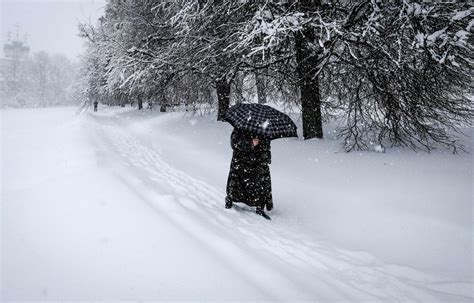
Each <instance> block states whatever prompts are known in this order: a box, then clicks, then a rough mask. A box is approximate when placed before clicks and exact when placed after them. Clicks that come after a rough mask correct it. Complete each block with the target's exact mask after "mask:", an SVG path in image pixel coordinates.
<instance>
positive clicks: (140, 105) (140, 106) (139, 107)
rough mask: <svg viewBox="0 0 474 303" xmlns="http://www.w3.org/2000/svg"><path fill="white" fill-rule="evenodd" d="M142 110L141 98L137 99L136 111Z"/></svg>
mask: <svg viewBox="0 0 474 303" xmlns="http://www.w3.org/2000/svg"><path fill="white" fill-rule="evenodd" d="M142 108H143V101H142V99H141V98H138V110H141V109H142Z"/></svg>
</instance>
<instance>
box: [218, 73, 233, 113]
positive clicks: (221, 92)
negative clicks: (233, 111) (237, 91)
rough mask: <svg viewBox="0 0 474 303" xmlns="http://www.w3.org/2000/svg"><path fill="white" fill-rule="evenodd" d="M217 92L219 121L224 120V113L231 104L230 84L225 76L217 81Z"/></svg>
mask: <svg viewBox="0 0 474 303" xmlns="http://www.w3.org/2000/svg"><path fill="white" fill-rule="evenodd" d="M216 92H217V102H218V109H217V121H224V115H225V112H226V111H227V109H228V108H229V105H230V97H229V96H230V84H229V83H227V80H226V78H225V77H222V78H221V79H219V80H217V81H216Z"/></svg>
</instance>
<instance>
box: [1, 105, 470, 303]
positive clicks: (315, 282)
mask: <svg viewBox="0 0 474 303" xmlns="http://www.w3.org/2000/svg"><path fill="white" fill-rule="evenodd" d="M77 119H78V121H76V122H77V124H74V132H73V135H74V134H75V133H79V132H82V134H87V135H85V137H84V138H83V139H84V142H82V144H85V143H86V142H87V144H90V149H91V150H93V151H94V153H93V157H94V159H95V161H96V163H97V164H98V167H99V170H101V171H105V172H107V176H110V178H113V179H114V180H113V181H111V182H113V183H110V184H107V183H106V182H102V181H101V179H100V178H98V179H94V180H90V181H91V182H92V183H95V182H96V183H98V184H99V187H100V190H101V191H103V196H107V195H108V193H110V194H111V195H112V194H113V193H112V192H113V191H116V193H115V196H114V197H115V198H116V199H117V202H116V201H112V202H107V205H106V206H107V209H106V210H101V211H100V213H99V214H91V212H94V210H95V209H94V207H96V206H94V207H90V206H89V209H87V208H88V206H87V205H82V206H81V207H85V208H86V209H85V210H82V211H79V215H90V216H91V217H92V220H105V221H110V220H115V221H117V222H114V223H113V225H112V226H111V229H110V231H109V232H112V231H113V230H114V228H115V227H116V226H119V225H120V224H121V222H123V225H124V227H122V228H121V229H120V230H119V231H117V233H116V235H115V236H114V237H111V238H112V239H113V240H111V239H109V237H105V238H102V240H101V243H100V245H102V246H101V247H103V246H105V248H104V249H106V250H107V254H106V255H107V257H108V258H110V259H107V258H106V259H104V260H105V261H106V262H107V260H108V262H110V263H111V264H113V265H111V266H110V267H107V266H104V265H103V264H99V266H97V267H96V270H97V271H99V272H98V276H99V277H109V278H110V279H111V280H110V282H111V283H112V284H111V285H109V286H108V287H106V290H105V291H103V289H102V290H101V287H98V288H94V287H93V286H92V285H89V286H88V287H89V289H87V291H85V292H84V293H81V291H80V290H78V289H77V288H75V286H74V285H73V283H72V284H62V283H59V286H56V288H55V286H54V285H49V286H48V287H49V288H48V289H49V294H48V293H46V295H45V292H44V291H43V293H42V294H41V295H42V296H43V299H44V297H48V295H49V298H52V299H65V300H71V299H86V300H90V299H103V300H117V299H125V300H127V299H138V298H139V299H148V300H157V299H158V300H163V299H164V300H193V299H196V300H216V299H218V300H268V301H279V300H282V301H296V300H308V301H318V302H332V301H337V302H451V301H453V302H454V301H455V302H464V301H465V302H471V301H472V284H470V283H465V282H458V283H455V282H453V281H443V280H442V279H438V278H435V277H433V276H430V275H428V274H425V273H422V272H420V271H416V270H414V269H410V268H408V267H401V266H396V265H390V264H384V263H383V262H381V261H380V260H377V259H376V258H375V257H373V256H371V255H370V254H368V253H365V252H352V251H348V250H343V249H339V248H337V247H335V246H334V245H332V244H331V243H329V242H327V241H323V240H316V239H315V238H314V237H311V236H309V235H305V233H304V232H302V230H301V228H299V227H298V226H297V224H288V222H286V221H284V220H281V221H279V220H278V216H276V218H275V220H273V221H271V222H267V221H265V220H263V219H262V218H260V217H258V216H256V215H255V214H253V213H250V212H247V211H238V210H235V209H231V210H225V209H224V208H223V200H224V194H225V193H224V190H223V189H221V188H215V187H214V186H212V185H211V184H207V183H206V182H204V181H202V180H198V179H197V178H195V177H193V176H192V175H190V174H188V173H186V172H183V171H180V170H178V169H176V168H175V167H173V166H171V165H170V164H168V163H167V162H166V161H165V160H164V159H163V157H162V156H161V155H160V153H158V152H157V151H156V150H154V149H152V148H150V147H149V146H148V144H147V143H146V142H142V141H140V139H139V138H137V137H136V136H133V135H132V133H131V132H130V131H129V130H128V129H127V126H126V124H124V123H123V122H122V121H121V120H120V119H119V118H118V117H117V116H116V115H114V113H113V112H111V113H110V114H108V115H104V116H100V115H86V116H83V117H79V118H77ZM65 125H69V124H65ZM65 125H62V127H64V126H65ZM69 126H70V125H69ZM78 126H79V127H78ZM70 130H71V129H69V130H68V129H66V130H65V131H64V132H62V133H60V134H61V135H70V134H71V132H70ZM72 148H74V146H73V147H72ZM88 177H92V178H96V175H91V176H88ZM85 178H86V177H84V179H83V180H81V181H80V182H85V180H86V179H85ZM8 190H9V188H7V192H6V194H5V195H4V198H5V197H6V201H5V206H6V207H5V208H4V209H5V213H6V214H5V216H6V219H7V220H6V222H7V223H6V224H5V226H4V233H7V237H5V240H4V245H5V241H7V242H8V241H10V242H8V243H7V244H10V243H11V242H15V241H17V239H15V235H12V234H13V233H12V232H11V230H10V229H11V228H12V225H13V223H12V221H13V220H14V219H16V218H14V217H13V216H14V215H15V214H16V213H15V209H14V208H13V207H9V205H8V203H12V202H13V201H14V199H13V198H12V197H11V196H9V194H12V193H13V192H12V191H11V190H10V192H9V191H8ZM119 196H121V197H119ZM120 198H122V199H123V201H122V200H121V199H120ZM111 199H113V198H111ZM103 204H104V202H101V205H102V206H104V205H103ZM52 206H53V207H54V205H52ZM69 207H71V208H73V209H70V211H73V212H74V208H77V207H78V206H77V205H72V204H71V205H69ZM102 208H103V207H102ZM76 210H77V209H76ZM145 213H146V215H144V214H145ZM98 216H101V218H99V217H98ZM104 216H106V217H115V218H113V219H110V218H106V217H104ZM85 222H87V220H85V221H83V222H82V224H87V223H85ZM59 223H60V226H63V227H64V228H66V229H67V228H68V227H67V225H68V221H67V220H61V221H60V222H59ZM59 223H58V225H59ZM10 224H12V225H10ZM69 224H81V222H80V220H79V221H78V220H73V221H72V222H71V223H69ZM133 225H142V226H144V228H143V229H141V228H138V227H135V226H133ZM60 226H52V228H59V227H60ZM130 226H132V227H131V230H127V228H130ZM92 229H93V227H92V228H91V230H92ZM142 232H145V233H146V234H140V233H142ZM59 236H60V237H64V239H59V241H62V240H64V241H65V242H66V243H67V242H68V241H71V240H70V239H66V237H67V234H59ZM87 236H90V235H86V237H87ZM117 242H118V244H117ZM130 242H131V243H130ZM144 243H145V244H144ZM146 243H153V245H151V246H150V245H149V244H146ZM70 244H72V245H78V244H79V243H76V242H71V243H70ZM21 245H22V244H20V242H18V243H16V246H13V248H17V249H20V250H21V248H22V246H21ZM56 245H57V244H56ZM89 245H92V246H93V245H94V244H89ZM129 245H136V246H138V247H136V249H134V250H130V248H129V247H127V246H129ZM13 248H12V249H13ZM121 249H125V250H126V251H131V252H132V253H135V254H136V256H134V257H133V256H132V259H130V257H124V252H123V251H115V250H121ZM147 249H149V250H150V251H146V250H147ZM141 250H143V251H141ZM91 251H93V252H94V251H96V248H94V247H91ZM66 253H69V254H70V257H78V256H79V257H80V256H81V255H82V254H83V253H82V252H78V251H66ZM13 254H14V252H13V251H11V250H8V249H7V251H6V254H4V256H3V260H4V261H5V259H6V261H7V262H8V261H10V260H11V259H13V257H12V256H13ZM45 257H46V256H43V258H45ZM8 258H10V259H8ZM24 258H25V259H26V258H27V257H26V256H24ZM62 258H66V259H67V256H66V257H65V256H62ZM138 259H140V260H138ZM39 260H40V259H39ZM87 260H88V259H87V257H85V259H84V260H83V261H85V262H87ZM104 260H102V261H104ZM37 261H38V260H37ZM56 261H57V260H56ZM127 261H128V262H129V263H127ZM54 262H55V261H54V260H53V261H50V264H54ZM57 262H59V263H58V264H56V266H59V265H60V263H61V262H66V261H65V260H62V261H57ZM73 262H74V261H73ZM96 262H97V260H96ZM121 262H123V264H121ZM98 263H99V262H98ZM134 264H135V265H136V264H139V266H138V267H137V269H135V270H134V269H128V268H127V267H129V266H134ZM120 266H122V267H124V271H125V272H126V273H127V274H125V275H121V274H120V273H117V276H115V277H114V272H107V273H104V271H108V270H116V269H117V268H118V267H120ZM147 266H148V270H149V271H150V272H152V273H146V272H143V271H144V270H146V268H147ZM18 268H21V266H20V265H18V264H17V267H15V266H13V267H7V269H6V273H5V272H3V274H4V280H5V281H6V283H4V285H5V287H11V289H10V290H8V289H7V292H6V298H7V299H37V298H38V297H37V296H38V295H39V294H35V293H32V292H28V289H27V288H28V286H24V285H23V288H25V289H26V292H25V289H22V288H21V287H19V285H18V284H19V283H21V280H20V279H19V278H10V277H9V274H10V275H11V274H12V272H15V271H16V270H18ZM66 269H70V270H71V268H69V267H66ZM26 270H27V269H25V268H23V271H26ZM56 270H58V269H56ZM72 270H76V271H79V269H78V268H73V269H72ZM2 271H3V270H2ZM100 271H102V272H100ZM140 272H141V273H140ZM83 274H84V275H86V274H85V273H83ZM91 274H92V275H93V273H91ZM137 276H139V277H138V280H139V281H135V279H137ZM38 277H41V275H40V274H38ZM74 277H77V272H76V273H75V274H72V275H71V277H69V278H71V279H72V281H74ZM55 278H58V277H57V276H51V277H49V280H48V279H46V282H44V283H54V279H55ZM82 279H86V277H82ZM33 283H34V281H31V284H33ZM91 284H93V283H91ZM130 284H133V285H138V286H137V288H132V289H130V288H127V286H129V285H130ZM120 285H122V286H125V289H119V288H120ZM61 287H62V289H60V288H61ZM76 287H77V286H76ZM96 287H97V286H96ZM140 287H142V288H140ZM116 288H117V289H116ZM22 291H23V293H22ZM25 293H26V295H25ZM40 297H41V296H40Z"/></svg>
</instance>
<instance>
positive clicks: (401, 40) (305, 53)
mask: <svg viewBox="0 0 474 303" xmlns="http://www.w3.org/2000/svg"><path fill="white" fill-rule="evenodd" d="M472 12H473V8H472V7H471V6H470V5H469V4H468V3H467V2H464V1H443V2H437V1H433V2H430V3H427V2H424V1H410V0H401V1H376V0H357V1H356V0H334V1H329V0H297V1H284V0H280V1H257V0H256V1H249V0H238V1H231V0H174V1H170V0H166V1H165V0H108V1H107V3H106V6H105V12H104V15H103V16H102V17H101V18H100V19H99V21H98V23H97V24H94V25H92V24H81V25H80V34H81V36H82V37H84V39H85V40H86V41H87V51H86V53H85V54H84V56H83V61H82V67H81V75H82V79H83V80H82V81H83V82H84V83H83V84H84V86H83V90H82V96H83V98H84V100H85V101H86V102H93V101H94V100H99V101H100V102H103V103H106V104H110V105H122V106H124V105H125V104H128V103H132V102H134V103H136V104H137V105H138V108H139V109H141V108H142V107H143V102H150V103H151V102H153V103H156V104H158V105H159V106H160V109H161V110H162V111H166V110H167V108H168V107H171V106H185V107H186V108H188V109H189V108H191V109H195V108H198V107H203V106H204V107H208V108H212V109H214V108H215V109H217V119H218V120H222V119H223V115H224V113H225V111H226V110H227V108H228V107H229V106H230V104H232V103H238V102H244V101H251V102H253V101H254V100H255V101H256V102H259V103H265V102H267V101H269V100H271V101H273V102H280V103H282V104H285V105H288V106H297V107H299V108H300V109H301V116H302V125H303V137H304V139H311V138H323V124H324V123H325V122H327V121H329V120H332V119H334V120H335V121H338V123H339V128H338V130H337V131H338V135H339V137H340V138H341V139H342V141H343V144H344V148H345V150H347V151H351V150H354V149H366V148H369V147H370V146H371V145H373V144H383V145H389V146H408V147H411V148H413V149H425V150H428V151H429V150H431V149H433V148H435V147H436V146H439V145H442V146H445V147H449V148H453V150H456V149H457V148H462V145H461V144H460V143H459V142H458V139H457V138H458V136H457V135H456V134H459V132H460V131H461V129H462V128H463V127H465V126H470V125H471V121H472V118H473V107H472V101H471V99H470V97H471V95H470V94H472V88H473V84H472V74H473V72H472V71H473V62H474V60H473V59H474V58H473V56H474V55H473V54H474V50H473V44H472V36H471V32H472V26H473V24H474V21H473V18H472Z"/></svg>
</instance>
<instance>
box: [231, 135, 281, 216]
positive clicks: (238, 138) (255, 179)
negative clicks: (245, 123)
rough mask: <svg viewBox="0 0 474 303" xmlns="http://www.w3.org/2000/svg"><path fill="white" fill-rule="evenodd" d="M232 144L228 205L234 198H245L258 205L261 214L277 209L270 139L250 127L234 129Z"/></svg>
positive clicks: (238, 199)
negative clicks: (249, 130)
mask: <svg viewBox="0 0 474 303" xmlns="http://www.w3.org/2000/svg"><path fill="white" fill-rule="evenodd" d="M230 145H231V147H232V149H233V155H232V162H231V164H230V172H229V177H228V179H227V196H226V198H225V207H226V208H231V207H232V204H233V203H234V202H243V203H245V204H247V205H249V206H256V207H257V211H256V212H257V214H259V215H261V216H264V217H265V218H267V219H269V217H268V216H267V215H266V214H265V213H264V211H263V209H264V207H266V208H267V210H268V211H270V210H272V209H273V200H272V183H271V178H270V167H269V164H270V163H271V152H270V140H266V139H263V138H261V137H259V136H256V135H253V134H251V133H250V132H248V131H243V130H238V129H234V131H233V132H232V135H231V140H230Z"/></svg>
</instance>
